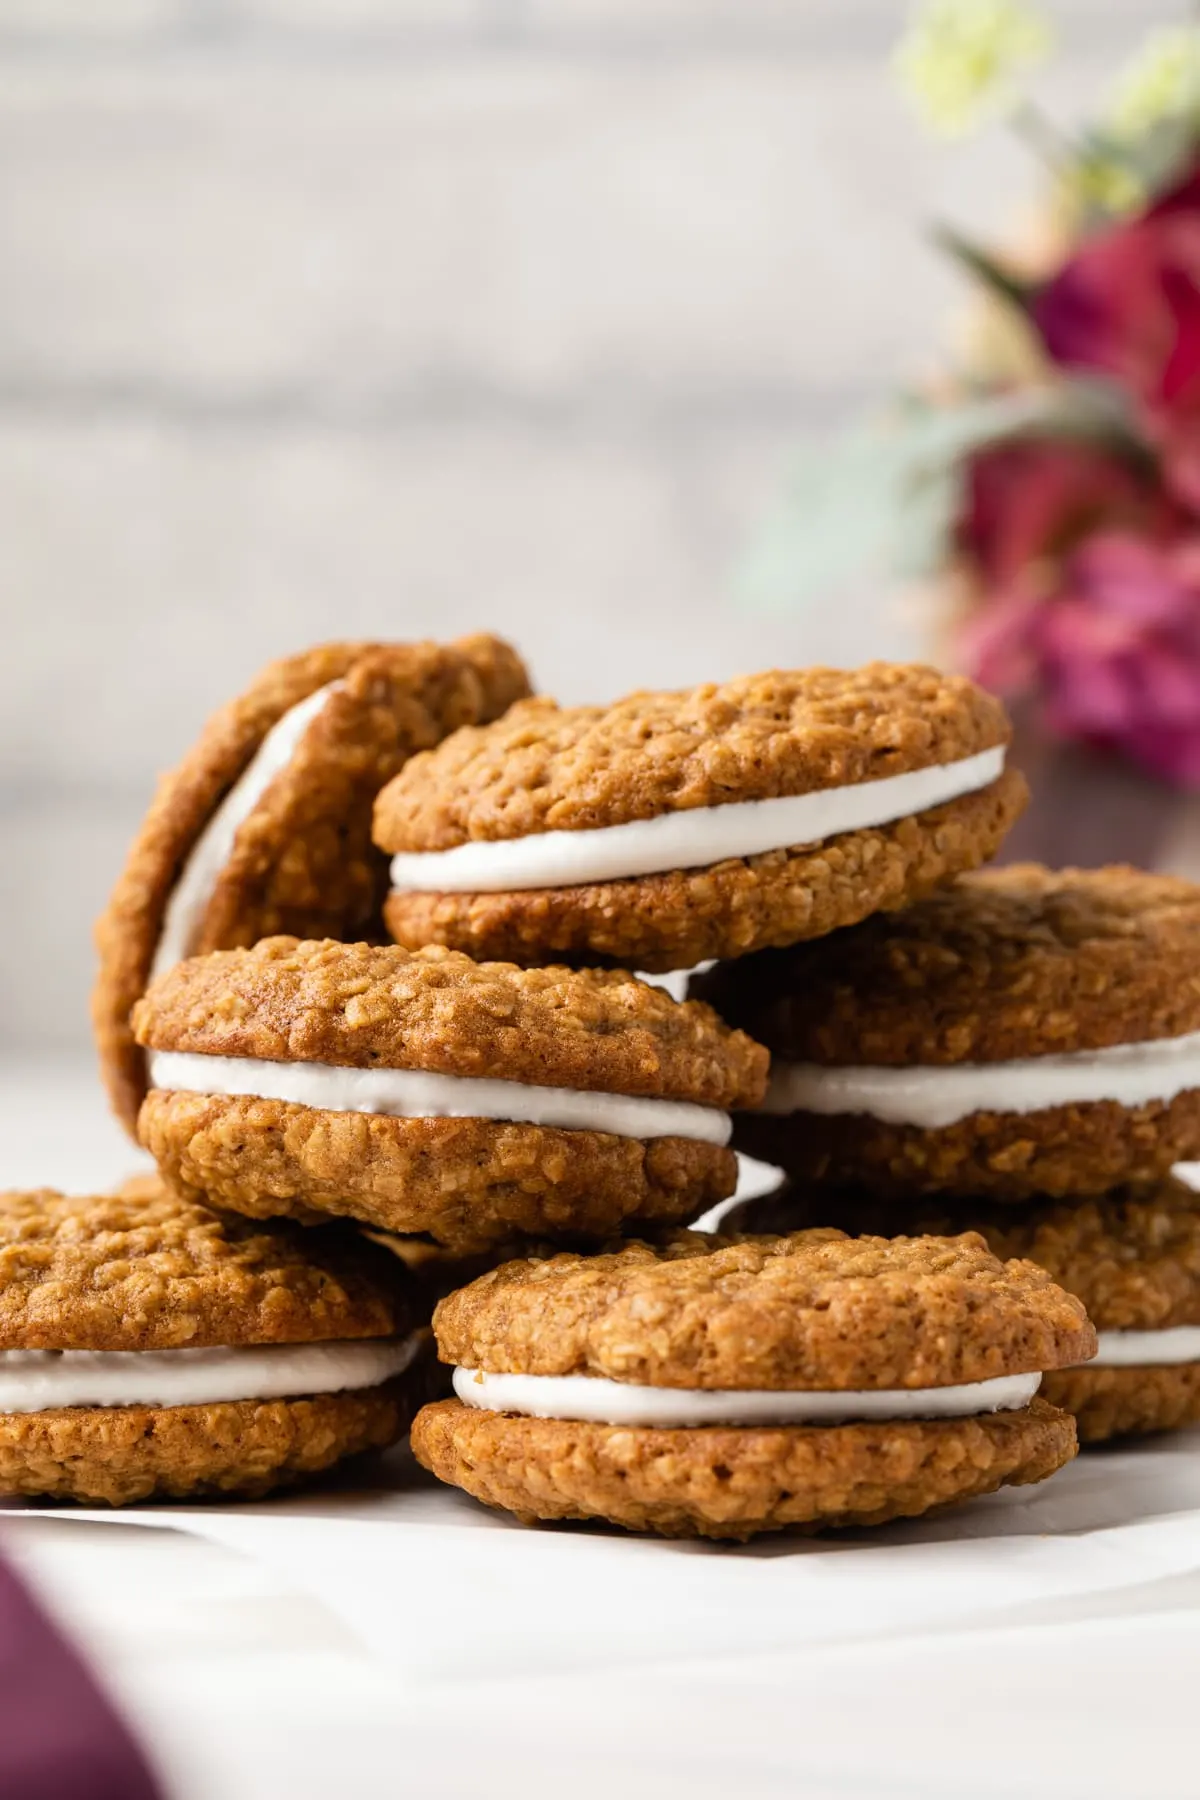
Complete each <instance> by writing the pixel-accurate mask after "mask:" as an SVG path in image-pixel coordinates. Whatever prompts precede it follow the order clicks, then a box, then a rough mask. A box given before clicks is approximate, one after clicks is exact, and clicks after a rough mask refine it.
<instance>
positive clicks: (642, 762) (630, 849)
mask: <svg viewBox="0 0 1200 1800" xmlns="http://www.w3.org/2000/svg"><path fill="white" fill-rule="evenodd" d="M1008 740H1009V725H1008V720H1007V718H1006V717H1005V714H1004V710H1003V708H1002V707H1001V705H1000V703H999V702H998V701H997V700H994V699H992V698H991V697H990V696H989V695H988V694H985V693H983V692H982V691H981V690H980V689H979V688H977V687H974V686H973V685H972V684H971V683H970V682H969V681H966V680H964V679H963V678H962V677H960V676H948V675H940V674H938V673H937V672H936V671H935V670H933V669H927V668H921V667H917V666H895V665H891V664H887V663H873V664H871V665H870V666H869V667H867V668H863V669H856V670H851V671H843V670H836V669H800V670H793V671H782V670H775V671H772V672H770V673H768V674H765V675H753V676H748V677H746V678H744V679H742V680H739V681H731V682H728V683H726V684H725V685H724V686H720V687H718V686H713V685H709V686H706V687H698V688H691V689H689V690H687V691H685V692H683V693H674V694H652V693H638V694H631V695H629V696H628V698H626V699H624V700H620V701H618V702H617V704H616V705H614V706H609V707H599V706H577V707H571V708H568V709H563V708H561V707H559V706H556V705H555V704H554V702H553V701H551V700H544V699H538V700H530V701H526V702H524V703H523V704H522V705H520V706H517V707H515V708H513V709H512V711H511V712H510V713H509V714H508V715H507V717H506V718H505V719H503V720H501V721H499V722H497V723H495V724H493V725H489V726H480V727H472V728H470V729H467V730H464V731H460V732H457V733H456V734H455V736H454V738H453V739H452V740H451V741H449V742H447V743H444V744H442V745H440V746H439V747H438V748H437V749H436V750H434V751H431V752H429V753H428V754H426V755H422V756H418V757H414V758H413V759H412V761H411V762H410V763H408V764H407V765H406V767H405V768H404V769H403V770H401V772H400V774H399V775H398V776H397V777H396V779H395V780H394V781H392V782H390V783H389V785H388V786H387V787H386V788H385V789H384V790H383V792H382V793H381V794H380V796H379V799H378V801H377V803H376V808H375V840H376V842H377V843H378V844H380V845H382V846H383V848H384V849H385V850H388V851H389V852H391V853H392V892H391V894H390V895H389V896H388V899H387V903H386V906H385V911H384V916H385V919H386V921H387V925H388V929H389V930H390V932H391V934H392V936H393V937H394V938H395V939H396V941H397V942H398V943H401V944H406V945H408V946H409V947H410V948H413V949H416V948H418V947H419V946H420V945H422V944H429V943H440V944H447V945H449V946H450V947H451V948H453V949H456V950H465V951H467V952H469V953H470V954H471V955H472V956H477V957H492V956H497V957H505V958H509V959H511V960H512V961H514V962H518V963H537V962H548V961H551V960H553V959H554V958H556V957H561V958H564V959H566V960H568V961H575V962H585V963H594V962H598V961H604V962H610V963H611V962H617V963H622V964H625V965H626V966H627V967H630V968H638V969H647V970H650V971H651V972H660V971H665V970H669V969H683V968H689V967H691V966H692V965H693V964H695V963H697V962H701V961H703V960H705V959H706V958H709V957H714V956H723V957H729V956H742V955H744V954H745V953H746V952H747V951H751V950H757V949H761V948H762V947H764V946H766V945H773V944H774V945H778V944H791V943H795V942H796V941H797V940H798V939H801V938H814V937H820V936H821V935H822V934H823V933H825V932H827V931H832V930H833V929H834V927H835V926H840V925H849V924H852V923H853V922H854V921H856V920H858V919H862V918H864V917H865V916H866V915H867V914H868V913H872V912H875V911H877V910H878V909H879V908H881V907H894V906H903V905H904V904H906V903H907V902H908V901H909V900H911V899H913V898H914V896H916V895H918V894H921V893H924V892H925V891H926V890H928V889H929V888H932V887H934V886H935V885H936V884H937V883H938V882H940V881H942V880H944V879H946V878H947V877H948V876H951V875H955V874H957V873H958V872H959V871H960V870H963V869H971V868H975V867H976V866H977V865H978V864H979V863H982V862H986V861H987V859H988V858H989V857H990V856H991V855H992V854H993V853H994V851H995V850H996V848H997V847H998V845H999V844H1000V841H1001V839H1002V838H1003V837H1004V834H1005V832H1006V831H1007V830H1008V828H1009V826H1010V825H1012V823H1013V821H1014V820H1015V819H1016V818H1017V816H1018V814H1019V813H1020V811H1021V809H1022V807H1023V805H1024V803H1025V784H1024V782H1023V780H1022V778H1021V777H1020V775H1018V774H1017V773H1016V772H1015V771H1013V770H1006V769H1005V766H1004V759H1005V750H1006V746H1007V744H1008Z"/></svg>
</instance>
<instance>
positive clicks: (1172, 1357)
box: [721, 1177, 1200, 1443]
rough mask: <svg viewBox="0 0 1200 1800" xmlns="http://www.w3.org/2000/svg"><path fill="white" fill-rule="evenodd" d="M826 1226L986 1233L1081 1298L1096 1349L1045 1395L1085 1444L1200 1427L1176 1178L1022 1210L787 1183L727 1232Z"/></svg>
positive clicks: (1196, 1257) (1183, 1200) (1194, 1265)
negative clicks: (907, 1200) (902, 1201)
mask: <svg viewBox="0 0 1200 1800" xmlns="http://www.w3.org/2000/svg"><path fill="white" fill-rule="evenodd" d="M818 1221H820V1222H821V1223H828V1224H830V1225H836V1226H839V1227H841V1229H843V1230H845V1231H848V1232H852V1233H854V1234H855V1235H856V1236H857V1235H863V1234H865V1235H867V1236H872V1235H873V1234H875V1233H876V1232H881V1231H882V1232H902V1233H904V1234H905V1235H906V1236H907V1235H909V1234H913V1235H916V1234H920V1233H932V1234H934V1235H942V1234H945V1233H949V1232H954V1231H968V1230H969V1231H978V1232H979V1233H980V1234H981V1235H982V1236H983V1237H985V1238H986V1239H987V1242H988V1245H989V1247H990V1249H991V1250H992V1251H993V1253H994V1254H995V1255H996V1256H999V1257H1024V1258H1026V1259H1027V1260H1028V1261H1030V1262H1035V1263H1037V1264H1038V1266H1039V1267H1040V1268H1042V1269H1045V1271H1046V1272H1047V1274H1048V1275H1050V1276H1051V1277H1052V1279H1053V1280H1055V1281H1057V1282H1058V1283H1059V1285H1060V1286H1061V1287H1064V1288H1066V1289H1067V1291H1068V1292H1069V1293H1072V1294H1074V1295H1075V1296H1076V1298H1077V1299H1079V1300H1081V1301H1082V1302H1083V1304H1084V1306H1085V1307H1086V1308H1087V1311H1088V1316H1089V1318H1090V1319H1091V1321H1092V1323H1093V1325H1094V1326H1095V1327H1096V1332H1097V1336H1098V1339H1099V1349H1098V1350H1097V1352H1096V1355H1095V1357H1094V1358H1092V1359H1091V1360H1090V1361H1089V1362H1087V1363H1086V1364H1085V1365H1084V1366H1083V1367H1081V1368H1074V1369H1072V1368H1066V1369H1060V1370H1058V1371H1056V1372H1055V1373H1052V1374H1047V1376H1046V1378H1045V1380H1044V1382H1043V1383H1042V1389H1041V1392H1042V1394H1043V1396H1044V1397H1045V1398H1046V1399H1047V1400H1049V1401H1051V1402H1053V1404H1054V1405H1055V1406H1061V1407H1064V1408H1065V1409H1066V1410H1067V1411H1068V1412H1070V1413H1073V1414H1074V1416H1075V1419H1076V1422H1077V1425H1078V1428H1079V1437H1080V1441H1081V1442H1082V1443H1099V1442H1103V1441H1105V1440H1107V1439H1109V1438H1114V1437H1126V1436H1129V1435H1131V1434H1134V1433H1143V1432H1152V1431H1169V1430H1174V1429H1177V1428H1178V1427H1180V1426H1183V1425H1194V1424H1197V1423H1200V1195H1197V1193H1196V1192H1195V1190H1194V1189H1192V1188H1190V1187H1188V1186H1187V1185H1186V1184H1185V1183H1184V1182H1182V1181H1178V1180H1176V1179H1174V1178H1172V1177H1167V1178H1166V1179H1165V1180H1163V1181H1160V1182H1156V1183H1152V1184H1147V1185H1145V1186H1141V1187H1131V1188H1122V1189H1115V1190H1114V1191H1113V1192H1111V1193H1109V1194H1103V1195H1100V1196H1097V1197H1096V1198H1093V1199H1084V1200H1074V1201H1066V1200H1043V1201H1040V1202H1037V1201H1035V1202H1032V1203H1031V1204H1030V1205H1028V1206H1025V1207H1020V1208H1018V1207H1013V1206H997V1205H992V1206H989V1205H988V1204H987V1203H986V1202H985V1201H981V1200H971V1199H969V1198H965V1197H964V1198H956V1199H954V1200H953V1201H952V1202H951V1201H947V1202H945V1203H943V1204H941V1205H938V1204H937V1203H936V1202H933V1201H930V1200H926V1201H924V1202H913V1203H911V1204H909V1205H906V1206H902V1207H900V1206H898V1205H897V1203H896V1202H895V1201H894V1200H892V1201H880V1200H878V1199H875V1198H873V1197H871V1196H869V1195H866V1194H863V1193H853V1192H846V1193H833V1192H831V1191H830V1190H829V1189H826V1188H821V1187H815V1188H814V1187H808V1188H806V1187H805V1186H803V1185H802V1184H800V1183H795V1182H793V1183H789V1184H785V1186H784V1187H783V1188H782V1189H780V1190H779V1191H778V1192H777V1193H775V1194H769V1195H765V1196H763V1197H762V1198H761V1199H757V1200H748V1201H743V1202H741V1203H740V1204H739V1205H738V1206H737V1207H735V1208H733V1209H732V1211H731V1212H729V1213H727V1214H726V1215H725V1217H724V1218H723V1220H722V1222H721V1224H722V1230H726V1231H733V1230H737V1231H751V1232H762V1231H768V1232H774V1231H796V1230H799V1229H803V1228H806V1227H810V1226H812V1225H815V1224H816V1223H817V1222H818Z"/></svg>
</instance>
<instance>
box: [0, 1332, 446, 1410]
mask: <svg viewBox="0 0 1200 1800" xmlns="http://www.w3.org/2000/svg"><path fill="white" fill-rule="evenodd" d="M427 1336H428V1334H427V1333H425V1332H419V1331H418V1332H412V1333H410V1335H409V1336H407V1337H403V1338H363V1339H361V1340H358V1341H352V1340H347V1341H344V1342H340V1343H309V1344H249V1345H248V1344H239V1345H236V1346H233V1347H230V1348H217V1349H198V1350H187V1349H185V1350H5V1351H0V1413H32V1412H46V1411H48V1410H50V1409H51V1408H55V1407H63V1406H88V1407H92V1406H211V1405H219V1404H220V1403H221V1402H223V1401H232V1400H286V1399H296V1398H299V1397H301V1396H303V1395H308V1394H343V1393H350V1392H353V1391H354V1390H355V1389H360V1388H374V1387H378V1386H379V1385H380V1384H381V1383H383V1382H386V1381H391V1380H393V1379H394V1378H395V1377H396V1376H397V1375H402V1374H403V1373H404V1371H405V1369H407V1368H409V1367H410V1366H411V1364H412V1362H413V1361H414V1359H415V1357H416V1355H417V1352H418V1350H419V1349H420V1347H421V1344H422V1342H423V1341H424V1340H425V1339H426V1337H427Z"/></svg>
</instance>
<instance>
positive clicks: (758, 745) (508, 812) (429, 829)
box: [375, 663, 1009, 851]
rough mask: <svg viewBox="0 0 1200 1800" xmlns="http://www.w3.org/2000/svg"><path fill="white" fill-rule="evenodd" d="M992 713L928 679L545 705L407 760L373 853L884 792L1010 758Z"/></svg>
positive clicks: (1004, 726) (387, 798) (380, 818)
mask: <svg viewBox="0 0 1200 1800" xmlns="http://www.w3.org/2000/svg"><path fill="white" fill-rule="evenodd" d="M1008 739H1009V725H1008V720H1007V717H1006V715H1005V712H1004V708H1003V707H1002V706H1001V704H1000V702H999V701H998V700H995V699H993V698H992V696H991V695H990V694H985V693H984V692H983V691H982V689H980V688H977V687H975V686H974V684H973V683H971V682H969V681H967V680H966V679H965V678H964V677H963V676H961V675H943V674H940V673H939V672H938V671H937V670H936V669H930V668H925V667H923V666H921V665H920V664H915V663H914V664H894V663H870V664H868V665H867V666H866V667H865V668H861V669H850V670H846V669H792V670H782V669H772V670H768V671H767V672H766V673H765V674H762V675H747V676H743V677H742V678H741V679H740V680H737V681H729V682H725V683H723V684H721V685H719V686H718V685H716V684H714V683H708V684H706V685H705V686H703V687H696V688H687V689H684V690H682V691H681V692H679V693H670V694H658V693H636V694H630V695H628V696H627V697H626V698H625V699H623V700H618V701H617V702H616V703H615V705H613V706H607V707H603V706H574V707H565V708H564V707H560V706H557V705H556V704H555V703H554V701H553V700H547V699H536V700H528V701H525V702H523V703H522V704H521V705H519V706H516V707H514V708H513V709H512V710H511V711H510V712H509V713H508V715H507V716H506V717H505V718H504V719H503V720H500V721H498V722H496V723H495V724H492V725H486V726H481V727H471V728H469V729H466V730H463V731H460V732H456V733H455V735H454V737H453V739H450V740H447V742H445V743H444V744H442V745H440V746H439V747H438V748H437V749H436V750H432V751H429V752H427V753H426V754H424V755H421V756H417V757H414V758H413V759H412V761H411V762H410V763H409V764H408V765H407V766H406V767H405V768H404V769H403V770H401V772H400V774H399V775H398V776H397V777H396V779H395V780H394V781H392V782H391V783H390V784H389V785H388V787H386V788H385V789H384V791H383V792H382V793H381V794H380V796H379V798H378V800H377V801H376V805H375V841H376V842H377V843H379V844H381V845H382V846H383V847H384V849H386V850H389V851H401V850H403V851H427V850H449V849H453V848H454V847H455V846H456V845H459V844H464V843H467V842H469V841H471V840H473V839H483V840H485V841H495V840H497V839H502V838H519V837H526V836H529V835H530V834H531V833H536V832H542V831H579V830H583V829H586V828H593V827H598V826H605V825H624V824H628V823H630V822H631V821H633V820H636V819H652V818H655V817H657V815H658V814H660V813H664V812H686V811H688V810H690V809H692V808H694V807H698V806H719V805H722V804H723V803H725V802H726V801H734V800H770V799H775V798H777V797H779V796H781V795H785V794H806V793H810V792H813V791H815V790H818V789H821V788H833V787H845V786H849V785H853V784H854V783H857V782H862V781H877V780H879V779H881V778H882V777H884V776H888V775H902V774H905V773H907V772H908V771H910V770H913V769H924V768H928V767H930V766H932V765H935V764H940V763H949V762H956V761H958V760H959V759H961V758H963V757H967V756H973V755H975V754H976V753H977V752H979V751H982V750H989V749H992V748H994V747H996V746H997V745H1001V744H1006V743H1007V742H1008Z"/></svg>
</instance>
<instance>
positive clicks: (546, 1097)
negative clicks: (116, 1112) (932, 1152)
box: [149, 1050, 732, 1145]
mask: <svg viewBox="0 0 1200 1800" xmlns="http://www.w3.org/2000/svg"><path fill="white" fill-rule="evenodd" d="M149 1075H150V1086H151V1087H155V1088H165V1089H169V1090H171V1091H172V1092H175V1093H187V1094H230V1095H244V1096H247V1097H249V1098H251V1099H256V1100H282V1101H285V1102H287V1103H289V1104H291V1105H293V1106H312V1107H315V1108H317V1109H318V1110H319V1111H321V1112H354V1113H378V1114H381V1115H383V1116H384V1117H386V1118H392V1119H496V1120H504V1121H508V1122H512V1123H518V1124H524V1125H547V1126H552V1127H554V1128H556V1129H557V1130H560V1131H606V1132H609V1133H611V1134H612V1136H613V1137H626V1138H643V1139H645V1138H662V1137H680V1138H694V1139H696V1140H697V1141H698V1142H700V1143H702V1144H718V1145H723V1144H727V1143H728V1142H729V1137H730V1132H731V1130H732V1123H731V1121H730V1117H729V1114H728V1113H724V1112H720V1111H718V1109H717V1108H716V1107H715V1106H695V1105H693V1104H692V1103H691V1102H690V1101H687V1100H652V1099H648V1098H645V1097H643V1096H640V1095H632V1094H600V1093H585V1092H583V1091H582V1090H580V1089H576V1088H555V1087H536V1086H534V1085H533V1084H532V1083H526V1082H523V1081H492V1080H487V1079H482V1078H480V1077H477V1076H473V1075H438V1074H433V1073H431V1072H430V1071H429V1070H426V1069H378V1068H377V1069H342V1068H335V1067H333V1066H332V1065H331V1064H329V1063H306V1062H287V1063H285V1062H263V1061H259V1060H258V1059H257V1058H255V1057H251V1056H195V1055H191V1054H188V1053H185V1052H182V1051H175V1050H155V1051H153V1052H152V1053H151V1056H150V1068H149Z"/></svg>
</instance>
